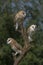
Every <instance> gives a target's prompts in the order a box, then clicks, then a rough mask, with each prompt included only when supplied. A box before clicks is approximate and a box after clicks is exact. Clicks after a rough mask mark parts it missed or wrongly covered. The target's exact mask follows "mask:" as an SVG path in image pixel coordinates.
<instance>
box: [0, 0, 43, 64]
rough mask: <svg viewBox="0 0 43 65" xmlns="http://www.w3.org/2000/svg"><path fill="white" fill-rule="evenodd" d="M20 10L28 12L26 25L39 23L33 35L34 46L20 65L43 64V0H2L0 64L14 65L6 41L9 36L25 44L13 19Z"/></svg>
mask: <svg viewBox="0 0 43 65" xmlns="http://www.w3.org/2000/svg"><path fill="white" fill-rule="evenodd" d="M20 10H25V11H26V14H27V16H26V19H25V20H24V23H25V25H24V27H26V28H27V27H29V26H30V25H31V24H37V25H38V31H37V32H36V33H35V35H34V36H33V39H34V42H32V43H31V45H33V47H32V48H31V49H30V50H29V51H28V53H27V55H26V56H25V57H24V58H23V60H22V61H21V63H20V64H19V65H43V30H42V29H41V27H40V25H39V21H40V22H43V0H0V65H13V57H12V54H11V53H12V50H11V48H10V46H9V45H7V43H6V40H7V38H8V37H12V38H14V39H16V40H17V41H18V42H19V43H20V44H21V45H22V46H23V39H22V36H21V33H19V32H18V31H17V32H16V31H15V28H14V21H13V19H14V16H15V14H16V13H17V12H18V11H20Z"/></svg>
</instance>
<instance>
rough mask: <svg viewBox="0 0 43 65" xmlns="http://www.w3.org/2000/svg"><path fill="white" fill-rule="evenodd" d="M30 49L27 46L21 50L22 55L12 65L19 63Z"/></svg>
mask: <svg viewBox="0 0 43 65" xmlns="http://www.w3.org/2000/svg"><path fill="white" fill-rule="evenodd" d="M30 48H31V47H30V46H29V45H28V46H27V48H25V47H24V48H23V53H22V54H21V55H20V56H19V57H18V58H17V59H16V60H15V62H14V65H18V64H19V62H20V61H21V60H22V58H23V57H24V56H25V54H26V53H27V51H28V50H29V49H30Z"/></svg>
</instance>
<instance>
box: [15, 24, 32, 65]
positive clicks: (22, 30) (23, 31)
mask: <svg viewBox="0 0 43 65" xmlns="http://www.w3.org/2000/svg"><path fill="white" fill-rule="evenodd" d="M21 33H22V36H23V40H24V42H23V43H24V47H23V49H22V54H21V55H20V56H19V57H18V58H16V59H15V60H14V65H18V64H19V63H20V61H21V60H22V58H23V57H24V56H25V54H26V53H27V51H28V50H29V49H30V48H31V46H30V43H29V40H28V38H27V33H26V29H25V28H24V27H23V24H22V25H21Z"/></svg>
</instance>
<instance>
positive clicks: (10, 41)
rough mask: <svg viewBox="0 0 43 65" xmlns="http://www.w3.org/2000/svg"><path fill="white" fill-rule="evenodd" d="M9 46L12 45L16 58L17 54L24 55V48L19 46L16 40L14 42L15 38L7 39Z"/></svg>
mask: <svg viewBox="0 0 43 65" xmlns="http://www.w3.org/2000/svg"><path fill="white" fill-rule="evenodd" d="M7 44H10V46H11V48H12V49H13V51H15V56H16V55H17V54H21V53H22V47H21V45H20V44H18V43H17V42H16V40H14V39H13V38H8V39H7Z"/></svg>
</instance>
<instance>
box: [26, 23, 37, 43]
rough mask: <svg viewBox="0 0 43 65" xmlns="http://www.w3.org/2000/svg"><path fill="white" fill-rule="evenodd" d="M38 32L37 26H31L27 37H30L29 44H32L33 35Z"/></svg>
mask: <svg viewBox="0 0 43 65" xmlns="http://www.w3.org/2000/svg"><path fill="white" fill-rule="evenodd" d="M35 30H36V25H34V24H33V25H31V26H30V27H29V28H28V29H27V35H28V39H29V42H32V41H33V39H32V35H33V34H34V32H35Z"/></svg>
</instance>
